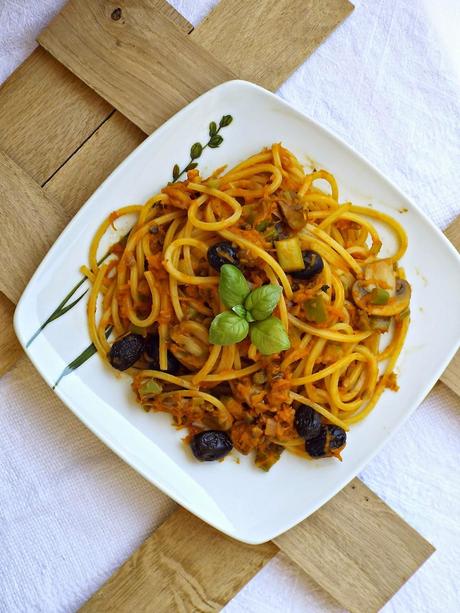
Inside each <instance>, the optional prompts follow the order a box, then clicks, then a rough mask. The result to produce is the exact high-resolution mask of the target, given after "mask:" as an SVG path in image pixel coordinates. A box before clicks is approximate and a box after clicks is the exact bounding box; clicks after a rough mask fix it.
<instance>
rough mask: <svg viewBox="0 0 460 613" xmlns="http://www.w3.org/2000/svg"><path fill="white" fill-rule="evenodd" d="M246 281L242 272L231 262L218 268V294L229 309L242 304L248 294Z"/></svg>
mask: <svg viewBox="0 0 460 613" xmlns="http://www.w3.org/2000/svg"><path fill="white" fill-rule="evenodd" d="M250 291H251V290H250V289H249V285H248V282H247V281H246V279H245V278H244V275H243V273H242V272H241V270H239V269H238V268H237V267H236V266H233V264H224V265H223V266H222V268H221V269H220V281H219V296H220V299H221V300H222V302H223V303H224V304H225V306H228V308H229V309H231V308H232V307H234V306H236V305H237V304H243V302H244V299H245V298H246V296H247V295H248V294H249V292H250Z"/></svg>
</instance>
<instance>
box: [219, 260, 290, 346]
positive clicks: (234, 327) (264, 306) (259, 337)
mask: <svg viewBox="0 0 460 613" xmlns="http://www.w3.org/2000/svg"><path fill="white" fill-rule="evenodd" d="M281 292H282V290H281V287H279V285H272V284H267V285H262V286H261V287H258V288H257V289H255V290H253V291H251V289H250V287H249V284H248V282H247V281H246V279H245V278H244V275H243V273H242V272H241V271H240V270H239V269H238V268H237V267H236V266H233V265H232V264H224V265H223V266H222V268H221V269H220V280H219V296H220V299H221V300H222V302H223V303H224V304H225V306H227V307H228V308H229V309H231V311H224V312H223V313H220V314H219V315H217V316H216V317H214V319H213V320H212V322H211V326H210V328H209V342H210V343H212V344H213V345H233V344H234V343H239V342H240V341H242V340H243V339H245V338H246V336H247V335H248V334H250V336H251V342H252V343H254V345H255V346H256V347H257V349H258V351H260V353H261V354H262V355H270V354H272V353H279V352H280V351H284V350H286V349H289V347H290V346H291V344H290V342H289V337H288V335H287V332H286V330H285V329H284V328H283V324H282V323H281V321H280V320H279V319H278V318H277V317H274V316H273V315H272V313H273V311H274V309H275V307H276V305H277V304H278V301H279V299H280V296H281Z"/></svg>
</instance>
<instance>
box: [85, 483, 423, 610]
mask: <svg viewBox="0 0 460 613" xmlns="http://www.w3.org/2000/svg"><path fill="white" fill-rule="evenodd" d="M363 507H364V508H366V513H365V514H364V515H363V514H362V509H363ZM338 517H340V518H341V520H340V522H338V521H337V518H338ZM363 537H364V538H365V539H366V540H367V542H368V543H372V547H367V548H366V550H365V551H363V546H362V545H363ZM325 542H329V544H330V545H329V546H327V547H325ZM210 544H212V545H211V546H209V545H210ZM278 549H280V550H281V551H283V552H284V553H286V554H287V555H288V556H289V557H290V558H291V559H292V560H293V561H294V562H296V563H297V564H298V565H299V566H300V567H301V568H302V569H303V570H304V571H305V572H307V574H309V575H310V576H311V577H312V578H313V579H315V580H316V581H317V583H318V584H319V585H321V586H322V587H323V588H324V589H326V591H328V592H329V593H330V594H331V595H332V596H333V597H334V598H335V599H336V600H337V601H338V602H339V603H340V604H341V605H342V606H344V607H345V608H347V609H348V610H349V611H352V612H356V613H373V612H376V611H378V610H380V609H381V608H382V607H383V605H384V604H385V603H386V602H387V601H388V599H389V598H391V595H393V594H394V593H395V592H396V591H397V590H398V589H399V587H400V586H401V585H402V584H403V583H404V582H405V581H407V579H408V578H409V577H410V575H411V574H412V573H413V572H414V570H415V569H416V568H417V567H418V566H419V565H420V564H422V563H423V562H424V561H425V560H426V558H427V557H428V556H429V555H431V553H432V552H433V551H434V550H433V548H432V546H431V545H430V544H429V543H427V542H426V541H420V535H418V534H417V532H416V531H415V530H413V529H412V528H409V529H408V526H407V524H406V523H405V522H404V521H403V520H402V519H401V518H400V517H399V516H398V515H396V514H395V513H394V511H392V510H391V509H390V508H389V507H388V506H387V505H386V504H385V503H383V502H382V501H381V500H380V498H378V496H376V495H375V494H374V493H372V492H371V491H370V490H369V489H368V488H367V487H366V486H365V485H364V484H363V483H361V482H360V481H359V480H358V479H354V480H353V481H352V482H351V483H350V484H349V485H347V486H346V487H345V488H344V489H343V490H342V491H341V492H339V493H338V494H336V496H335V497H334V498H333V499H332V500H330V501H329V502H328V503H327V504H326V505H324V506H323V507H322V508H321V509H320V510H319V511H317V512H316V513H314V514H313V515H312V516H310V517H309V518H308V519H306V520H304V521H303V522H302V523H300V524H299V525H298V526H296V527H295V528H292V529H291V530H289V531H288V532H286V533H285V534H282V535H281V536H279V537H277V538H276V539H274V543H265V544H264V545H245V544H242V543H237V542H236V541H234V540H233V539H230V538H228V537H227V536H224V535H223V534H222V533H220V532H218V531H217V530H215V529H214V528H211V527H210V526H208V525H207V524H204V523H203V522H202V521H200V520H199V519H197V518H196V517H194V516H193V515H191V514H190V513H188V511H185V510H184V509H179V510H177V511H175V512H174V513H173V514H172V515H171V516H170V517H169V519H167V520H166V521H165V522H164V524H163V525H162V526H160V527H159V528H158V529H157V530H156V531H155V532H154V533H153V535H152V536H151V537H149V538H148V539H147V540H146V541H145V542H144V544H143V545H142V546H141V547H140V548H139V549H138V550H137V551H136V552H135V553H134V554H133V555H132V556H131V557H130V558H129V559H128V560H127V561H126V562H125V563H124V564H123V565H122V566H121V567H120V569H119V570H118V571H116V572H115V574H114V575H113V576H112V577H111V578H110V579H109V580H108V581H107V583H106V584H105V585H103V586H102V588H100V590H98V592H96V594H95V595H94V596H93V597H92V598H91V599H90V600H89V601H88V602H87V603H86V605H84V606H83V607H82V609H81V611H82V612H83V613H102V612H109V611H117V612H119V613H122V612H126V613H130V612H131V611H152V613H153V612H154V613H166V612H170V611H187V612H188V611H200V612H203V613H211V612H215V611H220V609H221V608H222V607H223V606H224V605H225V604H226V603H227V602H228V601H229V600H230V599H231V598H233V596H235V594H236V593H237V592H238V591H239V590H240V589H241V587H242V586H243V585H244V584H245V583H247V582H248V581H249V580H250V579H251V577H252V576H253V575H254V574H255V573H256V572H258V571H259V570H260V569H261V568H262V567H263V566H264V565H265V564H266V563H267V562H268V561H270V560H271V559H272V558H273V556H274V555H275V554H276V553H277V551H278ZM204 552H206V562H205V561H204ZM395 561H397V562H396V565H394V562H395ZM331 571H332V572H331ZM331 575H333V577H332V576H331Z"/></svg>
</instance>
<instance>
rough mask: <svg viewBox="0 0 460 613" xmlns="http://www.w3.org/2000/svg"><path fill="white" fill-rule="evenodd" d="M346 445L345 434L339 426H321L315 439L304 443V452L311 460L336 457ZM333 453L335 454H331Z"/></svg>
mask: <svg viewBox="0 0 460 613" xmlns="http://www.w3.org/2000/svg"><path fill="white" fill-rule="evenodd" d="M346 443H347V433H346V432H345V430H344V429H343V428H341V427H340V426H334V425H333V424H327V425H326V426H321V430H320V433H319V434H318V436H316V437H315V438H312V439H310V440H307V441H305V451H306V452H307V453H308V454H310V455H311V456H312V457H313V458H321V457H324V456H331V455H336V454H337V452H338V451H340V450H341V449H342V448H343V447H345V445H346ZM333 452H335V453H333Z"/></svg>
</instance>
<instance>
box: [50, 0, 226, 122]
mask: <svg viewBox="0 0 460 613" xmlns="http://www.w3.org/2000/svg"><path fill="white" fill-rule="evenodd" d="M118 9H119V10H120V13H117V14H116V15H117V19H116V20H114V18H113V16H114V10H118ZM38 40H39V42H40V44H41V45H42V46H44V47H45V49H47V50H48V51H49V52H50V53H52V54H53V55H54V56H55V57H56V58H57V59H58V60H60V61H61V62H62V63H63V64H64V65H65V66H67V67H68V68H69V69H70V70H72V72H74V73H75V74H76V75H77V76H78V77H80V78H81V79H82V80H83V81H85V83H87V84H88V85H89V86H90V87H92V88H93V89H95V90H96V91H97V92H98V93H99V94H100V95H101V96H102V97H103V98H105V99H106V100H107V101H109V102H110V104H112V105H113V106H115V108H117V109H118V110H119V111H121V112H122V113H123V114H124V115H126V117H128V118H129V119H130V120H131V121H132V122H133V123H135V124H136V125H137V126H139V127H140V128H141V129H142V130H144V132H146V133H150V132H152V131H153V130H154V129H155V128H157V127H158V126H159V125H161V124H162V123H163V122H164V121H165V120H166V119H168V118H169V117H171V115H173V114H174V113H176V112H177V111H178V110H179V109H181V108H182V107H183V106H185V105H186V104H187V103H189V102H191V101H192V100H194V99H195V98H196V97H197V96H199V95H200V94H202V93H204V92H205V91H207V90H209V89H211V88H212V87H214V86H215V85H218V84H219V83H222V82H223V81H227V80H228V79H231V78H233V74H232V73H231V72H230V71H229V70H228V69H226V68H225V67H224V66H222V65H221V64H220V63H219V62H218V61H217V60H215V59H214V58H213V57H212V55H211V54H209V53H208V52H207V51H206V50H204V49H202V48H201V47H199V46H198V45H195V43H194V42H193V41H192V40H190V38H189V37H187V36H185V35H184V34H183V32H182V31H181V30H180V29H179V28H178V27H177V26H176V25H175V24H173V23H172V21H170V20H169V19H168V18H166V17H164V16H163V15H161V14H159V13H155V12H153V11H152V3H151V1H150V0H129V1H128V0H126V1H123V2H117V3H116V4H114V3H112V2H106V1H105V0H71V1H70V2H69V3H68V4H67V5H66V6H65V7H64V9H63V11H62V12H61V13H59V15H57V16H56V18H55V19H54V20H53V21H52V22H51V24H50V25H49V26H48V27H47V28H46V29H45V30H44V31H43V32H42V33H41V34H40V36H39V38H38Z"/></svg>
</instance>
